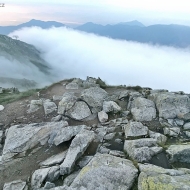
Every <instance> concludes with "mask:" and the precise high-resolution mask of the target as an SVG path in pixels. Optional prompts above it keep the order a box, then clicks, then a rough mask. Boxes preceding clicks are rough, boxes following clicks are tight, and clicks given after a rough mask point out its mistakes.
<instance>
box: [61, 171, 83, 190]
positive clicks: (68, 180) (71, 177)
mask: <svg viewBox="0 0 190 190" xmlns="http://www.w3.org/2000/svg"><path fill="white" fill-rule="evenodd" d="M80 171H81V170H78V171H76V172H73V173H72V174H70V175H69V176H67V177H66V178H65V179H64V181H63V185H64V186H70V185H71V184H72V182H73V181H74V179H75V178H76V177H77V175H78V174H79V172H80Z"/></svg>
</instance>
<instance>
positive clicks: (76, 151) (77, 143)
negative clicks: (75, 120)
mask: <svg viewBox="0 0 190 190" xmlns="http://www.w3.org/2000/svg"><path fill="white" fill-rule="evenodd" d="M94 137H95V135H94V132H93V131H87V130H85V129H83V130H81V131H80V133H79V134H77V135H76V137H75V138H74V139H73V140H72V142H71V145H70V147H69V149H68V152H67V155H66V158H65V160H64V161H63V163H62V164H61V166H60V174H61V175H65V174H70V173H71V172H72V170H73V167H74V165H75V162H76V161H77V159H78V158H80V157H81V156H82V155H83V154H84V152H85V150H86V149H87V148H88V146H89V145H90V143H91V142H92V141H93V140H94Z"/></svg>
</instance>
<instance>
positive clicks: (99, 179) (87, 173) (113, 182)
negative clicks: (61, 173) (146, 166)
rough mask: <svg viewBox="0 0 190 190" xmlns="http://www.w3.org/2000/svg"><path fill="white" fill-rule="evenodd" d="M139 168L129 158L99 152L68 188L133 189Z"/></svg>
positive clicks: (89, 189)
mask: <svg viewBox="0 0 190 190" xmlns="http://www.w3.org/2000/svg"><path fill="white" fill-rule="evenodd" d="M137 175H138V170H137V169H136V168H135V166H134V165H133V163H132V162H131V161H129V160H127V159H122V158H118V157H115V156H111V155H108V154H99V153H97V154H96V155H95V156H94V157H93V159H92V160H91V161H90V162H89V164H88V165H87V166H85V167H84V168H83V169H82V170H81V171H80V173H79V174H78V176H77V177H76V178H75V180H74V181H73V183H72V184H71V186H70V187H69V188H68V190H78V189H83V190H94V189H109V190H118V189H125V190H128V189H131V187H132V186H133V183H134V181H135V179H136V177H137Z"/></svg>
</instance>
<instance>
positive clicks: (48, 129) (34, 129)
mask: <svg viewBox="0 0 190 190" xmlns="http://www.w3.org/2000/svg"><path fill="white" fill-rule="evenodd" d="M67 125H68V123H67V122H63V121H61V122H49V123H40V124H38V123H35V124H21V125H14V126H11V127H10V128H9V129H8V132H7V135H6V140H5V145H4V148H3V155H2V161H6V160H9V159H13V157H14V156H15V155H18V154H22V155H23V154H24V152H26V151H27V150H29V149H32V148H34V147H35V146H36V145H38V144H41V145H44V144H46V143H49V144H51V143H52V142H51V141H52V138H54V137H56V135H59V134H60V131H61V129H62V128H63V129H64V128H65V127H66V126H67Z"/></svg>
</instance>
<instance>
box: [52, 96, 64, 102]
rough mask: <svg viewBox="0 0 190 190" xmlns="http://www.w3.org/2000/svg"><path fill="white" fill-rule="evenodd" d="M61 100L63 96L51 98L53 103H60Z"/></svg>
mask: <svg viewBox="0 0 190 190" xmlns="http://www.w3.org/2000/svg"><path fill="white" fill-rule="evenodd" d="M62 98H63V96H57V95H54V96H53V101H61V100H62Z"/></svg>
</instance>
